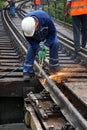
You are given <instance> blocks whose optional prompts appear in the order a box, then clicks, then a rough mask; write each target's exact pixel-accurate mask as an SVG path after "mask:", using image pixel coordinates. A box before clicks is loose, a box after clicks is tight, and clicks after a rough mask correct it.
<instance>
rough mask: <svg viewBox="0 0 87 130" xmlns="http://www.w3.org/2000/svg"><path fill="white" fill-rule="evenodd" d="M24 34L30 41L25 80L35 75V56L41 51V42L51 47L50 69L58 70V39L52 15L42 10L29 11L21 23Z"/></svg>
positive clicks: (24, 69)
mask: <svg viewBox="0 0 87 130" xmlns="http://www.w3.org/2000/svg"><path fill="white" fill-rule="evenodd" d="M21 26H22V30H23V34H24V36H25V38H26V40H27V41H28V50H27V54H26V58H25V63H24V67H23V77H24V80H30V79H31V78H32V77H34V76H35V73H34V69H33V64H34V60H35V56H36V55H37V54H38V53H39V51H40V49H41V47H40V44H39V43H40V42H41V41H45V42H44V44H43V45H44V46H47V47H49V69H50V70H54V71H57V70H58V69H59V61H58V49H59V44H58V39H57V35H56V28H55V25H54V23H53V20H52V19H51V17H50V16H49V15H48V14H47V13H46V12H44V11H42V10H36V11H33V12H30V13H28V14H27V15H26V16H25V18H24V19H23V20H22V23H21Z"/></svg>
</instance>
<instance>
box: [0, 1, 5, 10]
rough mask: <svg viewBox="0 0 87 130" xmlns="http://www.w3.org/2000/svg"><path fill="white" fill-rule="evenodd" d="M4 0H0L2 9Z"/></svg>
mask: <svg viewBox="0 0 87 130" xmlns="http://www.w3.org/2000/svg"><path fill="white" fill-rule="evenodd" d="M5 1H6V0H0V9H2V8H3V6H4V2H5Z"/></svg>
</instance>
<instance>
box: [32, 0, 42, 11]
mask: <svg viewBox="0 0 87 130" xmlns="http://www.w3.org/2000/svg"><path fill="white" fill-rule="evenodd" d="M32 8H33V9H34V10H38V9H39V8H40V0H32Z"/></svg>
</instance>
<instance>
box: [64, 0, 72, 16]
mask: <svg viewBox="0 0 87 130" xmlns="http://www.w3.org/2000/svg"><path fill="white" fill-rule="evenodd" d="M70 8H71V1H67V3H66V9H65V17H67V16H68V15H69V11H70Z"/></svg>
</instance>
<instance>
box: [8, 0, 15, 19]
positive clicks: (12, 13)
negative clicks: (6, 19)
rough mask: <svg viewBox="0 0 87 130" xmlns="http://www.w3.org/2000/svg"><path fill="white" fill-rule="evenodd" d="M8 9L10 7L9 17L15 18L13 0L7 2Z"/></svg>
mask: <svg viewBox="0 0 87 130" xmlns="http://www.w3.org/2000/svg"><path fill="white" fill-rule="evenodd" d="M8 3H9V7H10V15H11V16H13V17H14V16H15V1H14V0H8Z"/></svg>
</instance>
